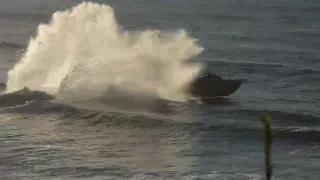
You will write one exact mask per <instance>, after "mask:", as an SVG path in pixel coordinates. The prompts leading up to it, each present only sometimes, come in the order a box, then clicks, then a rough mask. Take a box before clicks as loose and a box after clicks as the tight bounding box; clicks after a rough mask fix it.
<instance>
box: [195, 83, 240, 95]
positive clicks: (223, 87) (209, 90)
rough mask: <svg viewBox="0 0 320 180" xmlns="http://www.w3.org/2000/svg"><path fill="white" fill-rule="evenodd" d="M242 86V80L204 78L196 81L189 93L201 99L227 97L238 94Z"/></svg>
mask: <svg viewBox="0 0 320 180" xmlns="http://www.w3.org/2000/svg"><path fill="white" fill-rule="evenodd" d="M241 84H242V80H228V79H205V78H204V79H199V80H197V81H195V82H194V83H193V84H192V85H191V87H190V89H189V92H190V94H191V95H192V96H194V97H200V98H212V97H225V96H229V95H231V94H233V93H234V92H236V91H237V90H238V89H239V88H240V86H241Z"/></svg>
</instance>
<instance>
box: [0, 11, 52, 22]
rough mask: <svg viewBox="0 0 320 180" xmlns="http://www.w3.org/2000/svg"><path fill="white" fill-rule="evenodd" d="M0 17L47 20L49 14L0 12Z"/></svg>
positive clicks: (37, 20)
mask: <svg viewBox="0 0 320 180" xmlns="http://www.w3.org/2000/svg"><path fill="white" fill-rule="evenodd" d="M0 18H1V19H5V20H11V21H26V20H27V21H36V22H39V21H42V22H43V21H48V20H49V18H50V16H48V15H45V14H40V13H21V12H0Z"/></svg>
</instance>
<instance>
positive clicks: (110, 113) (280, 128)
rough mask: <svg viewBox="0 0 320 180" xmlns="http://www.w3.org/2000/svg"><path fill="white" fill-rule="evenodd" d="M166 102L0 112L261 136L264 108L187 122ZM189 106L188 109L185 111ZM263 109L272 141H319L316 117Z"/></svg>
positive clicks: (34, 105) (36, 106)
mask: <svg viewBox="0 0 320 180" xmlns="http://www.w3.org/2000/svg"><path fill="white" fill-rule="evenodd" d="M167 106H168V108H167V109H171V110H173V111H171V112H170V113H168V112H165V111H158V110H154V111H153V112H151V111H149V112H139V111H125V110H123V111H122V110H119V109H112V108H107V107H105V108H102V109H103V110H94V109H86V108H79V107H75V106H71V105H66V104H60V103H55V102H45V101H31V102H30V103H27V104H25V105H23V106H17V107H11V108H7V109H2V110H1V113H5V114H7V113H9V114H10V113H15V114H16V113H18V114H21V115H27V114H29V115H38V114H42V115H54V116H57V115H58V117H59V118H58V119H59V120H60V121H61V123H60V124H61V125H63V124H69V125H70V124H73V123H80V122H82V123H85V124H86V126H95V127H97V128H101V127H108V128H125V129H127V128H128V129H136V128H139V129H141V128H142V129H163V130H166V131H171V130H174V131H181V132H185V133H188V134H190V135H191V134H192V136H199V135H201V134H202V135H205V136H217V135H218V136H227V137H228V138H241V139H253V140H258V139H259V140H260V139H262V138H263V127H262V122H259V118H260V117H261V115H262V113H264V111H260V110H241V109H240V110H239V109H236V110H231V111H227V112H226V114H225V115H224V114H223V112H220V115H219V116H221V115H222V116H223V119H224V121H225V122H224V123H221V122H220V123H219V122H215V119H216V118H217V117H216V116H214V115H213V116H211V119H212V120H211V122H210V124H209V125H208V122H207V120H206V121H202V120H201V119H202V116H204V114H200V116H196V117H192V115H191V114H190V115H187V114H184V115H186V118H188V119H190V118H191V119H193V120H192V121H191V122H188V121H187V120H186V121H184V120H183V116H184V115H181V112H179V111H176V112H175V111H174V109H175V106H172V105H169V104H167ZM190 108H192V107H190ZM193 110H194V109H189V110H188V111H189V112H190V111H193ZM182 113H183V112H182ZM184 113H185V112H184ZM204 113H205V112H204ZM267 113H268V114H271V115H272V117H273V137H274V139H275V140H276V141H290V142H293V143H320V131H319V128H317V127H316V126H315V124H318V122H320V117H317V116H312V115H306V114H299V113H288V112H280V111H269V112H267ZM188 116H189V117H188ZM235 117H236V118H237V119H238V121H237V122H236V123H235V122H232V121H229V119H232V118H235ZM248 120H249V122H250V121H251V123H241V121H246V122H248ZM257 121H258V122H257ZM250 124H251V125H250Z"/></svg>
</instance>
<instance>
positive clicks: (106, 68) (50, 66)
mask: <svg viewBox="0 0 320 180" xmlns="http://www.w3.org/2000/svg"><path fill="white" fill-rule="evenodd" d="M201 51H202V48H201V47H199V46H198V45H197V44H196V40H195V39H193V38H191V37H189V36H188V34H187V33H186V32H185V31H184V30H177V31H175V32H162V31H159V30H143V31H135V32H132V31H125V30H123V29H122V28H121V27H120V26H119V25H118V24H117V22H116V19H115V16H114V11H113V9H112V8H111V7H109V6H106V5H101V4H96V3H90V2H83V3H82V4H79V5H78V6H76V7H73V8H72V9H70V10H67V11H64V12H56V13H54V14H53V17H52V20H51V22H50V23H49V24H45V25H44V24H42V25H40V26H39V27H38V34H37V36H36V38H34V39H31V40H30V42H29V46H28V49H27V50H26V53H25V54H24V56H23V57H22V59H21V60H20V61H19V62H18V63H17V64H16V65H15V66H14V68H13V69H11V70H10V71H9V72H8V82H7V89H6V92H12V91H16V90H19V89H22V88H24V87H29V88H30V89H32V90H40V91H44V92H47V93H49V94H53V95H55V96H64V97H72V98H84V97H94V96H97V95H101V94H102V93H104V92H105V91H106V90H107V89H108V88H109V87H117V88H118V89H121V90H125V91H130V92H139V93H148V94H152V95H155V96H158V97H161V98H166V99H170V100H177V99H179V100H181V99H183V98H185V94H184V91H183V90H184V88H185V86H186V85H188V84H189V83H190V82H191V81H192V80H193V79H194V77H195V76H196V75H197V74H198V73H199V72H200V71H201V69H202V65H201V64H191V63H188V61H189V60H190V59H192V58H194V56H196V55H198V54H199V53H200V52H201ZM105 96H108V94H105Z"/></svg>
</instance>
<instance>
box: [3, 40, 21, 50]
mask: <svg viewBox="0 0 320 180" xmlns="http://www.w3.org/2000/svg"><path fill="white" fill-rule="evenodd" d="M25 47H26V46H25V45H24V44H19V43H14V42H10V41H0V48H3V49H23V48H25Z"/></svg>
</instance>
